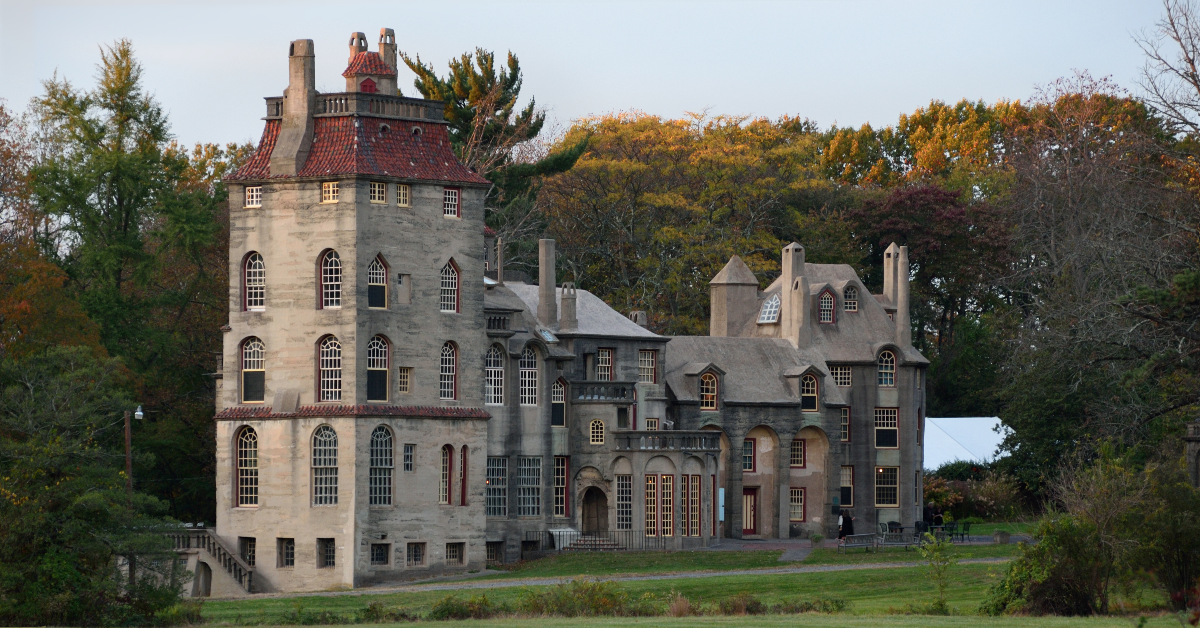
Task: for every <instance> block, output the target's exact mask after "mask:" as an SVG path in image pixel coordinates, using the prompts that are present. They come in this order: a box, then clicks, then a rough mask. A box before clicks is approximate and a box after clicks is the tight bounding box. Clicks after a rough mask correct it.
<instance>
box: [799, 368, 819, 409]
mask: <svg viewBox="0 0 1200 628" xmlns="http://www.w3.org/2000/svg"><path fill="white" fill-rule="evenodd" d="M800 410H801V411H803V412H816V411H817V378H816V377H815V376H813V375H805V376H804V377H802V378H800Z"/></svg>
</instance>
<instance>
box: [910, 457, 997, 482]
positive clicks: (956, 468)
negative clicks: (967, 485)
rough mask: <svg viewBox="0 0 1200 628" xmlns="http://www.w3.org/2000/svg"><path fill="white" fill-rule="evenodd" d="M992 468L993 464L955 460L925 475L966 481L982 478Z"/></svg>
mask: <svg viewBox="0 0 1200 628" xmlns="http://www.w3.org/2000/svg"><path fill="white" fill-rule="evenodd" d="M990 470H991V465H988V464H980V463H978V462H971V461H969V460H954V461H952V462H947V463H945V464H943V465H942V466H940V467H938V468H937V470H935V471H933V472H931V473H927V474H925V477H935V478H940V479H942V480H955V481H959V482H966V481H968V480H982V479H983V476H984V474H985V473H987V472H988V471H990Z"/></svg>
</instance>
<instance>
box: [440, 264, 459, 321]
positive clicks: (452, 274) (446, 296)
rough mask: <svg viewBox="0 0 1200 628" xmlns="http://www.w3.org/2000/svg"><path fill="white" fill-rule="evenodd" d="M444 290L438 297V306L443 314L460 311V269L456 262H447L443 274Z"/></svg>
mask: <svg viewBox="0 0 1200 628" xmlns="http://www.w3.org/2000/svg"><path fill="white" fill-rule="evenodd" d="M441 284H442V289H441V293H440V295H439V297H438V306H439V308H440V309H441V311H443V312H457V311H458V269H457V268H455V266H454V262H446V265H445V266H443V267H442V273H441Z"/></svg>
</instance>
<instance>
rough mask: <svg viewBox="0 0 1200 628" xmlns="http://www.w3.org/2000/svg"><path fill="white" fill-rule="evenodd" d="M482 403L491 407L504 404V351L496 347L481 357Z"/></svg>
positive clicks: (493, 346)
mask: <svg viewBox="0 0 1200 628" xmlns="http://www.w3.org/2000/svg"><path fill="white" fill-rule="evenodd" d="M483 402H484V403H486V404H488V405H493V406H498V405H502V404H503V403H504V351H503V350H502V349H500V347H497V346H496V345H492V348H491V349H488V352H487V355H485V356H483Z"/></svg>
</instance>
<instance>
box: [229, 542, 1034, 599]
mask: <svg viewBox="0 0 1200 628" xmlns="http://www.w3.org/2000/svg"><path fill="white" fill-rule="evenodd" d="M790 551H795V550H790ZM1009 560H1011V559H1009V558H966V559H963V560H960V561H958V564H960V565H977V564H999V563H1006V562H1008V561H1009ZM923 564H925V563H920V562H915V561H914V562H903V563H859V564H853V565H804V566H800V567H770V568H767V569H741V570H732V571H689V572H680V573H667V574H647V575H641V576H638V575H629V576H583V577H589V578H595V579H596V580H612V581H614V582H637V581H644V580H682V579H686V578H716V577H719V576H762V575H781V574H802V573H822V572H828V571H858V570H863V569H901V568H904V567H919V566H921V565H923ZM482 575H485V572H480V573H479V574H477V577H478V576H482ZM487 575H491V574H487ZM570 579H571V578H568V577H561V578H517V579H505V580H488V581H484V582H472V581H470V580H460V581H456V582H443V583H439V582H431V583H429V584H413V585H408V586H402V587H372V588H364V589H354V590H352V591H323V592H319V593H299V594H297V593H287V594H283V593H260V594H256V595H255V596H254V599H265V598H283V597H287V598H292V597H329V596H341V595H380V594H385V593H418V592H421V591H468V590H475V589H505V588H509V587H528V586H544V585H554V584H559V583H562V582H565V581H568V580H570ZM230 599H245V598H230Z"/></svg>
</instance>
